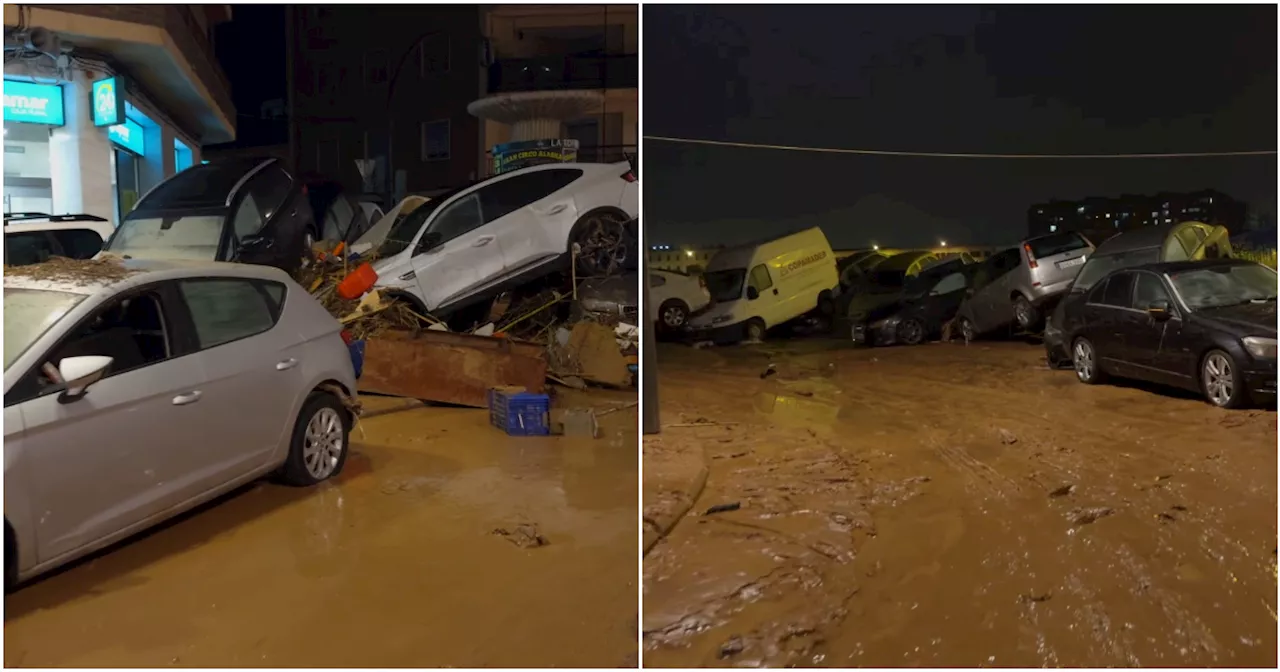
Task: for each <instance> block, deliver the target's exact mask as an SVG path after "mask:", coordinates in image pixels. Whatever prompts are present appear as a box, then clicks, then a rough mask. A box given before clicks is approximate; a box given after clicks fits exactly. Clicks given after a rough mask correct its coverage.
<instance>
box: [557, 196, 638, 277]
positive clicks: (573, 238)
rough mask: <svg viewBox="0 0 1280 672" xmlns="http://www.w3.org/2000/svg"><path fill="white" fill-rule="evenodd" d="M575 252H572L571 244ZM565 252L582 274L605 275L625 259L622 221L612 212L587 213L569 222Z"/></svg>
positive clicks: (625, 251) (624, 228) (625, 238)
mask: <svg viewBox="0 0 1280 672" xmlns="http://www.w3.org/2000/svg"><path fill="white" fill-rule="evenodd" d="M574 245H577V246H578V249H579V252H578V254H577V256H576V258H575V257H574V255H573V246H574ZM569 255H570V258H574V259H575V261H576V263H577V266H578V268H577V271H578V273H580V274H582V275H609V274H611V273H613V272H614V271H616V270H618V269H619V268H622V267H623V265H624V264H625V263H626V261H627V230H626V220H625V219H623V218H622V217H621V216H620V215H619V214H617V213H615V212H612V211H608V210H605V211H601V212H592V213H587V215H586V216H584V217H583V218H582V219H579V220H578V221H577V223H575V224H574V225H573V229H572V232H571V233H570V235H569Z"/></svg>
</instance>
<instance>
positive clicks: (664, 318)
mask: <svg viewBox="0 0 1280 672" xmlns="http://www.w3.org/2000/svg"><path fill="white" fill-rule="evenodd" d="M658 318H659V320H660V321H661V324H662V328H663V329H666V330H667V331H675V330H677V329H679V328H680V327H683V326H684V325H685V322H687V321H688V320H689V306H687V305H685V302H684V301H681V300H680V299H669V300H667V302H666V303H664V304H662V306H661V307H660V308H658Z"/></svg>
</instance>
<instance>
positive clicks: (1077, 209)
mask: <svg viewBox="0 0 1280 672" xmlns="http://www.w3.org/2000/svg"><path fill="white" fill-rule="evenodd" d="M1076 214H1079V215H1083V214H1084V206H1083V205H1082V206H1080V207H1078V208H1076Z"/></svg>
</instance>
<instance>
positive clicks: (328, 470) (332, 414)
mask: <svg viewBox="0 0 1280 672" xmlns="http://www.w3.org/2000/svg"><path fill="white" fill-rule="evenodd" d="M344 439H345V437H344V436H343V431H342V418H341V417H339V415H338V412H337V411H335V410H333V409H332V408H328V407H325V408H322V409H320V410H318V411H316V414H315V415H313V416H311V420H310V422H308V423H307V431H306V435H305V436H304V438H303V444H302V461H303V463H304V464H305V465H306V467H307V473H309V474H311V475H312V476H313V477H315V478H327V477H328V476H329V475H330V474H332V473H333V470H334V469H336V468H337V467H338V460H339V459H340V458H341V457H342V448H343V445H342V444H343V443H344Z"/></svg>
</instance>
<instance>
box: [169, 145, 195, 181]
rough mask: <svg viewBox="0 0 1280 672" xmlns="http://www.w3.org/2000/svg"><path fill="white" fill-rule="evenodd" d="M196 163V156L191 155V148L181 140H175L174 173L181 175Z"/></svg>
mask: <svg viewBox="0 0 1280 672" xmlns="http://www.w3.org/2000/svg"><path fill="white" fill-rule="evenodd" d="M194 163H195V155H194V154H192V153H191V148H190V147H188V146H187V145H186V144H185V143H183V142H182V141H181V140H179V139H177V138H174V139H173V172H175V173H181V172H182V171H184V170H186V169H188V168H190V167H191V166H192V164H194Z"/></svg>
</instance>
